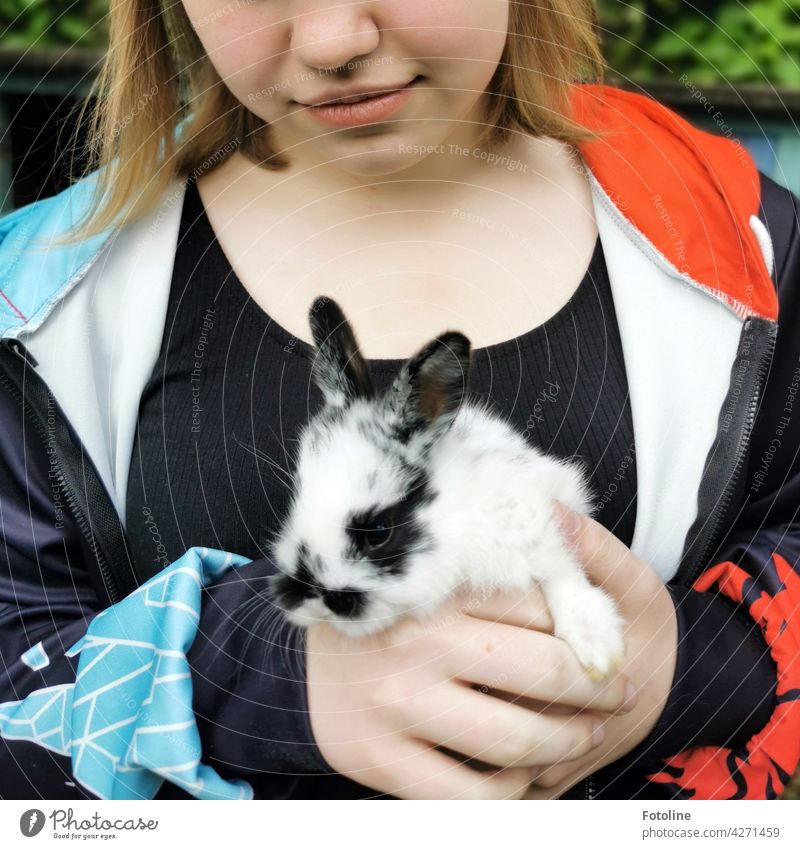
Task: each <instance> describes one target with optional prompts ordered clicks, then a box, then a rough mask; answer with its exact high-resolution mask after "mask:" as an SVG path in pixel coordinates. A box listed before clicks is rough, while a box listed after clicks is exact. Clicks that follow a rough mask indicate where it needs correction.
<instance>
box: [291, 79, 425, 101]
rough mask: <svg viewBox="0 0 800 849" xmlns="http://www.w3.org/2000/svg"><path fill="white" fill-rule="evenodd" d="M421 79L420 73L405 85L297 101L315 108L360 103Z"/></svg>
mask: <svg viewBox="0 0 800 849" xmlns="http://www.w3.org/2000/svg"><path fill="white" fill-rule="evenodd" d="M419 79H421V77H420V75H417V76H416V77H414V79H413V80H411V81H410V82H408V83H406V84H405V85H398V86H391V87H387V88H376V89H363V90H360V91H354V92H351V93H349V94H347V95H341V96H337V95H335V94H334V93H332V92H330V93H328V94H326V95H325V96H324V97H319V98H315V99H314V100H310V101H303V100H297V101H295V102H296V103H299V104H300V105H301V106H308V107H313V108H317V107H320V106H336V105H338V104H340V103H360V102H361V101H363V100H370V99H372V98H375V97H382V96H384V95H386V94H390V93H392V92H395V91H402V90H403V89H406V88H408V87H409V86H411V85H413V84H414V83H416V82H417V81H418V80H419Z"/></svg>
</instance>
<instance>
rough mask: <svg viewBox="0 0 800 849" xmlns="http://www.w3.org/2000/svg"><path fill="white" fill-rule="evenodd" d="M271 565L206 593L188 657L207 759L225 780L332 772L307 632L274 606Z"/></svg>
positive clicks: (229, 577)
mask: <svg viewBox="0 0 800 849" xmlns="http://www.w3.org/2000/svg"><path fill="white" fill-rule="evenodd" d="M274 572H275V566H274V564H273V563H272V561H271V560H269V559H268V558H262V559H259V560H254V561H253V562H252V563H250V564H248V565H247V566H246V567H243V568H242V569H232V570H231V571H230V572H229V573H228V574H226V575H225V576H223V578H222V579H221V580H219V581H218V582H217V583H215V584H213V585H212V586H210V587H208V588H207V589H206V590H204V593H203V595H204V598H203V605H202V613H201V616H200V626H199V629H198V632H197V637H196V639H195V642H194V644H193V645H192V648H191V649H190V651H189V653H188V655H187V657H188V659H189V662H190V664H191V667H192V682H193V685H194V709H195V714H196V716H197V722H198V728H199V730H200V735H201V738H202V741H203V754H204V756H205V758H204V759H206V760H207V761H208V762H209V763H211V765H212V766H214V767H215V769H217V770H218V771H219V773H220V774H221V775H223V776H224V777H238V776H243V775H248V774H252V773H267V772H269V773H272V774H277V775H305V774H308V773H318V772H330V771H331V770H330V767H329V766H328V765H327V763H326V762H325V760H324V759H323V757H322V754H321V753H320V751H319V749H318V748H317V745H316V743H315V742H314V736H313V733H312V731H311V725H310V721H309V715H308V702H307V691H306V677H305V631H304V630H303V629H297V628H293V627H291V626H290V625H289V624H288V623H287V622H286V621H285V620H284V619H283V615H282V614H281V613H280V611H279V610H277V608H275V607H274V606H273V605H271V604H270V603H269V602H267V601H266V598H265V590H266V584H267V578H268V577H269V576H270V575H272V574H274Z"/></svg>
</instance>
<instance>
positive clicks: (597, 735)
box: [592, 719, 606, 746]
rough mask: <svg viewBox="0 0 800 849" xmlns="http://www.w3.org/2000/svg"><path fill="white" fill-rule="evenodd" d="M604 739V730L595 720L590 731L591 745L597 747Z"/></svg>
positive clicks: (597, 720)
mask: <svg viewBox="0 0 800 849" xmlns="http://www.w3.org/2000/svg"><path fill="white" fill-rule="evenodd" d="M605 737H606V729H605V728H604V727H603V723H602V722H601V721H600V720H599V719H595V721H594V726H593V731H592V745H593V746H599V745H600V744H601V743H602V742H603V740H605Z"/></svg>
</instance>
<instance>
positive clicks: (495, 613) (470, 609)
mask: <svg viewBox="0 0 800 849" xmlns="http://www.w3.org/2000/svg"><path fill="white" fill-rule="evenodd" d="M463 610H464V613H465V614H466V615H468V616H472V617H474V618H475V619H488V620H489V621H491V622H505V623H506V625H516V626H517V627H518V628H530V629H531V630H534V631H542V632H544V633H548V634H552V633H553V618H552V616H551V615H550V610H549V609H548V607H547V602H546V601H545V598H544V593H543V592H542V591H541V589H540V588H539V587H538V586H533V587H531V589H530V590H528V591H527V592H525V593H520V592H519V591H514V592H511V591H505V590H502V591H498V592H494V593H492V594H491V595H489V596H485V597H484V596H480V595H472V596H468V597H466V603H465V607H464V608H463Z"/></svg>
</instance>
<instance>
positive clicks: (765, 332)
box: [583, 318, 777, 800]
mask: <svg viewBox="0 0 800 849" xmlns="http://www.w3.org/2000/svg"><path fill="white" fill-rule="evenodd" d="M750 332H752V334H753V340H752V342H751V345H753V346H755V345H756V344H757V343H760V344H762V345H763V349H762V350H761V352H760V353H757V354H756V356H757V357H758V359H757V360H756V369H755V376H754V378H753V385H752V391H751V392H750V394H749V400H748V402H747V406H746V408H745V412H744V415H743V416H742V418H741V428H740V430H739V440H738V444H737V445H736V450H735V453H734V459H733V465H732V467H731V465H730V463H728V464H726V468H723V469H721V470H719V471H718V472H717V471H714V474H715V475H716V474H725V473H727V472H728V469H729V470H730V471H729V473H728V477H727V482H726V483H725V486H724V489H723V492H722V494H721V495H720V497H719V499H718V501H717V503H716V507H715V509H714V511H713V512H712V514H711V515H710V517H709V519H708V521H706V522H705V523H704V524H703V526H702V530H701V531H700V533H699V534H698V542H696V543H694V544H693V545H692V548H693V549H694V551H695V552H696V554H695V555H694V556H692V557H691V558H690V559H688V560H687V561H686V562H685V563H683V565H682V566H681V568H680V569H679V571H678V574H677V575H676V576H675V580H676V581H677V583H679V584H681V585H685V586H689V587H690V586H692V584H693V583H694V582H695V581H696V580H697V578H698V577H699V576H700V575H701V574H702V572H703V570H704V569H705V568H706V566H707V563H708V559H709V558H710V557H711V555H712V554H713V553H714V550H715V546H717V545H718V543H719V538H718V537H719V532H720V529H721V528H723V527H724V521H725V519H726V518H727V516H728V514H729V512H730V508H731V504H732V502H733V499H734V494H735V493H736V488H737V484H738V483H739V479H740V477H741V474H742V469H743V468H744V461H745V458H746V456H747V452H748V449H749V447H750V437H751V436H752V433H753V426H754V424H755V419H756V414H757V412H758V406H759V403H760V402H761V393H762V389H763V386H764V378H765V376H766V373H767V369H768V368H769V366H770V364H771V363H772V355H773V353H774V351H775V343H776V340H777V325H776V324H775V323H774V322H768V321H766V320H765V319H752V318H751V319H747V321H746V322H745V324H744V326H743V328H742V336H743V337H746V335H747V334H748V333H750ZM759 334H761V336H760V337H759ZM757 337H759V338H757ZM762 338H763V339H764V341H763V342H762V341H761V339H762ZM742 347H743V346H742V345H741V343H740V346H739V351H738V352H737V356H736V362H735V363H734V370H735V369H736V364H737V363H738V362H739V361H740V358H741V357H742V355H743V353H746V352H743V351H742ZM734 381H735V372H734V377H732V379H731V389H733V388H734V385H735V383H734ZM730 391H731V390H729V393H728V395H729V394H730ZM728 395H726V397H725V401H724V402H723V410H724V409H725V408H726V407H727V406H728ZM698 520H702V517H700V516H698ZM689 537H691V530H690V533H689ZM596 796H597V788H596V786H595V781H594V780H593V778H592V776H588V777H587V778H585V779H584V780H583V797H584V799H585V800H596Z"/></svg>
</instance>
